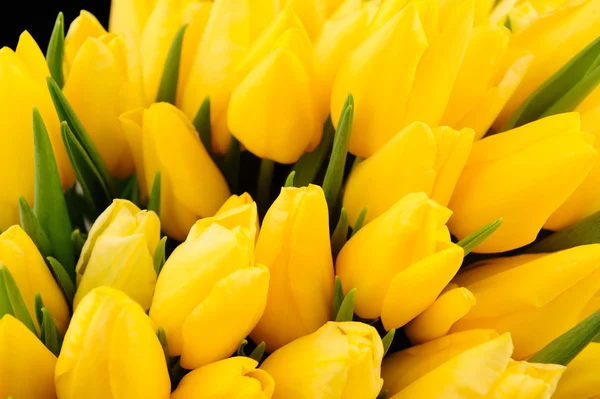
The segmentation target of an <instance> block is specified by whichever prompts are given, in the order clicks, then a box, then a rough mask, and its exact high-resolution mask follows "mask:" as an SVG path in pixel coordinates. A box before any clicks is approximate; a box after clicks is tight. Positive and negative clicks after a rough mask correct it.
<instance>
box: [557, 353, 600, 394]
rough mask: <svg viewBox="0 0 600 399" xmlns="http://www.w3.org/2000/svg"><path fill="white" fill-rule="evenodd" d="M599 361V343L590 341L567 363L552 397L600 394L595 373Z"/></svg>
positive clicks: (599, 386)
mask: <svg viewBox="0 0 600 399" xmlns="http://www.w3.org/2000/svg"><path fill="white" fill-rule="evenodd" d="M599 361H600V343H595V342H592V343H590V344H589V345H588V346H587V347H586V348H585V349H584V350H583V351H582V352H581V353H579V355H577V357H575V359H573V361H572V362H571V363H569V365H568V367H567V370H566V371H565V374H564V375H563V377H562V378H561V380H560V383H559V384H558V389H557V390H556V393H555V394H554V396H553V398H555V399H571V398H596V397H597V396H598V395H600V381H598V375H597V373H596V372H597V365H598V362H599Z"/></svg>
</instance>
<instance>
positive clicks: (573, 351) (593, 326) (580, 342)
mask: <svg viewBox="0 0 600 399" xmlns="http://www.w3.org/2000/svg"><path fill="white" fill-rule="evenodd" d="M598 334H600V310H597V311H596V312H595V313H593V314H592V315H591V316H589V317H588V318H586V319H585V320H583V321H582V322H580V323H579V324H577V325H576V326H575V327H573V328H571V329H570V330H569V331H567V332H566V333H564V334H563V335H561V336H560V337H558V338H556V339H555V340H554V341H552V342H550V343H549V344H548V345H546V346H545V347H544V348H543V349H542V350H540V351H539V352H538V353H536V354H535V355H533V356H532V357H531V359H529V360H528V361H529V362H530V363H551V364H562V365H563V366H566V365H567V364H569V363H570V362H571V360H573V359H574V358H575V357H576V356H577V355H578V354H579V352H581V351H582V350H583V349H585V347H586V346H587V345H588V344H589V343H590V342H591V341H592V340H593V339H594V338H595V337H597V336H598Z"/></svg>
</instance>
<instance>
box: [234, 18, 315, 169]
mask: <svg viewBox="0 0 600 399" xmlns="http://www.w3.org/2000/svg"><path fill="white" fill-rule="evenodd" d="M312 51H313V50H312V44H311V42H310V39H309V37H308V35H307V33H306V31H305V29H304V27H303V26H302V23H301V22H300V20H299V19H298V17H297V16H296V14H295V13H294V11H293V10H292V9H291V8H286V9H285V10H284V11H282V12H281V13H280V14H279V16H278V17H277V19H276V20H275V21H274V22H273V24H272V25H271V26H270V27H269V28H268V29H267V30H265V32H264V33H263V35H262V36H261V37H260V38H259V39H258V40H257V42H256V44H255V45H254V46H253V47H252V49H251V50H250V52H249V53H248V56H247V57H246V59H245V60H244V61H243V62H242V64H241V65H240V67H239V68H238V71H239V74H240V77H241V81H240V83H239V84H238V85H237V87H236V88H235V90H234V91H233V93H232V95H231V100H230V102H229V108H228V113H227V126H228V127H229V130H230V131H231V134H233V135H234V136H235V137H236V138H237V139H238V140H239V141H240V143H242V144H243V145H244V146H245V147H246V148H247V149H248V150H249V151H251V152H252V153H253V154H255V155H256V156H258V157H260V158H268V159H271V160H273V161H276V162H280V163H286V164H289V163H294V162H296V161H297V160H298V158H300V156H301V155H302V154H304V153H305V152H310V151H312V150H313V149H314V148H315V147H316V146H317V145H318V144H319V143H320V141H321V135H322V126H323V122H324V121H325V119H326V115H325V114H326V111H324V110H320V109H318V105H319V102H318V101H317V96H318V89H317V85H316V78H315V73H314V70H313V59H312Z"/></svg>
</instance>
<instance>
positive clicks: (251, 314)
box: [150, 203, 269, 369]
mask: <svg viewBox="0 0 600 399" xmlns="http://www.w3.org/2000/svg"><path fill="white" fill-rule="evenodd" d="M255 234H256V204H254V203H252V204H249V205H242V206H240V207H238V208H235V209H233V210H231V211H228V212H224V213H221V214H219V215H217V216H215V217H213V218H207V219H202V220H200V221H198V222H197V223H196V224H195V225H194V227H192V230H191V231H190V234H189V235H188V238H187V240H186V241H185V242H184V243H183V244H181V245H180V246H179V247H178V248H177V249H175V251H173V253H172V254H171V256H169V259H167V262H166V263H165V265H164V267H163V269H162V272H161V274H160V276H159V277H158V281H157V283H156V292H155V294H154V300H153V302H152V307H151V308H150V318H152V320H153V321H154V323H155V324H156V325H157V326H158V327H162V328H164V330H165V332H166V335H167V342H168V347H169V353H170V355H172V356H178V355H181V365H182V366H183V367H185V368H187V369H195V368H197V367H200V366H204V365H206V364H208V363H211V362H214V361H217V360H221V359H224V358H226V357H228V356H229V355H231V354H232V353H233V352H234V351H235V349H236V348H237V347H238V345H239V343H240V341H241V340H242V339H244V338H245V337H246V336H247V335H248V333H250V331H251V330H252V329H253V328H254V326H255V325H256V323H257V322H258V320H259V319H260V317H261V315H262V314H263V310H264V308H265V304H266V302H267V290H268V289H269V270H268V269H267V268H266V267H264V266H262V265H255V264H254V242H255Z"/></svg>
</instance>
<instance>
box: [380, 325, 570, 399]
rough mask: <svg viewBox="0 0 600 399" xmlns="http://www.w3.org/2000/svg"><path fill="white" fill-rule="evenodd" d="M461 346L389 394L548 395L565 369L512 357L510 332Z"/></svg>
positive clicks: (546, 398) (528, 398) (396, 398)
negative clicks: (453, 353) (460, 349)
mask: <svg viewBox="0 0 600 399" xmlns="http://www.w3.org/2000/svg"><path fill="white" fill-rule="evenodd" d="M427 345H430V344H427ZM464 349H466V350H464V351H462V353H457V354H456V355H454V356H452V357H450V358H449V359H448V360H447V361H445V362H442V363H441V364H440V365H436V366H434V367H432V370H431V371H426V372H425V373H423V374H422V375H421V376H420V377H418V378H417V379H416V380H415V381H413V382H411V383H410V384H409V385H408V386H406V387H405V388H402V389H401V390H400V391H399V392H398V393H395V394H393V395H392V396H390V398H391V399H404V398H422V399H429V398H431V399H433V398H443V397H451V396H453V395H458V394H459V393H460V397H461V398H498V399H550V397H551V396H552V393H553V392H554V390H555V389H556V384H557V383H558V380H559V379H560V377H561V375H562V373H563V372H564V369H565V367H564V366H558V365H554V364H535V363H526V362H515V361H513V360H512V359H511V358H510V356H511V352H512V349H513V346H512V343H511V339H510V334H503V335H502V336H500V337H497V338H494V339H492V340H488V341H484V342H482V343H479V344H478V345H476V346H473V347H470V348H469V347H465V348H464ZM434 356H436V355H435V354H434ZM423 361H426V360H425V359H424V360H423ZM428 368H429V367H427V368H425V369H424V371H425V370H427V369H428ZM409 372H410V371H409Z"/></svg>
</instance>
